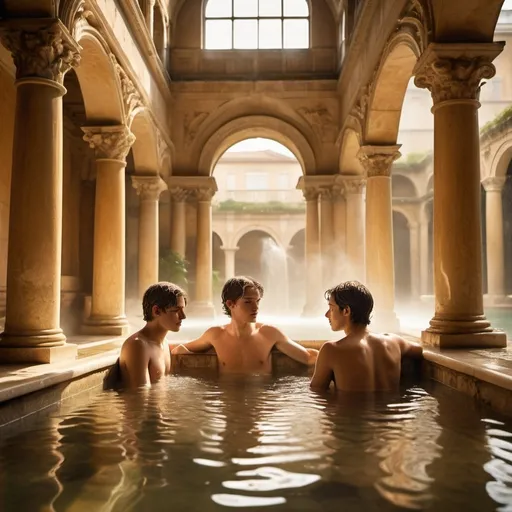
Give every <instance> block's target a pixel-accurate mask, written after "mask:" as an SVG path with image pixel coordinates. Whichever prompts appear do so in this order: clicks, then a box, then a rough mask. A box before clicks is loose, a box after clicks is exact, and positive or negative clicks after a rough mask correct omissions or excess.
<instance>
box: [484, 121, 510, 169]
mask: <svg viewBox="0 0 512 512" xmlns="http://www.w3.org/2000/svg"><path fill="white" fill-rule="evenodd" d="M495 147H496V148H497V149H495V151H494V155H493V157H492V158H491V165H490V169H489V176H490V177H494V176H503V177H504V176H506V175H507V169H508V164H509V163H510V160H511V159H512V131H510V132H508V133H507V134H506V136H505V138H504V139H503V140H502V141H501V142H500V144H499V145H496V146H495Z"/></svg>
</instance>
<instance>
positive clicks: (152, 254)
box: [132, 176, 167, 299]
mask: <svg viewBox="0 0 512 512" xmlns="http://www.w3.org/2000/svg"><path fill="white" fill-rule="evenodd" d="M132 184H133V187H134V188H135V189H136V190H137V194H138V196H139V198H140V205H139V287H138V290H139V297H140V298H141V299H142V297H143V296H144V292H145V291H146V290H147V289H148V288H149V286H151V285H152V284H154V283H156V282H158V280H159V279H158V249H159V243H158V198H159V197H160V194H161V193H162V191H164V190H165V189H166V188H167V185H166V184H165V181H164V180H163V179H162V178H160V176H132Z"/></svg>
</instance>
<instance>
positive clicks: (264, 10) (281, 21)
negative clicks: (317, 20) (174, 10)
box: [204, 0, 309, 50]
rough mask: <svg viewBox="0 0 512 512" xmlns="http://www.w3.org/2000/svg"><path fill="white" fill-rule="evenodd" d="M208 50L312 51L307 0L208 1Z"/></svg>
mask: <svg viewBox="0 0 512 512" xmlns="http://www.w3.org/2000/svg"><path fill="white" fill-rule="evenodd" d="M204 23H205V27H204V34H205V37H204V47H205V49H207V50H231V49H235V50H253V49H282V48H309V6H308V2H307V0H208V2H207V3H206V8H205V22H204Z"/></svg>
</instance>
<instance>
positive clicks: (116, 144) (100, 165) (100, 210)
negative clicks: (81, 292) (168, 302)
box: [82, 125, 135, 336]
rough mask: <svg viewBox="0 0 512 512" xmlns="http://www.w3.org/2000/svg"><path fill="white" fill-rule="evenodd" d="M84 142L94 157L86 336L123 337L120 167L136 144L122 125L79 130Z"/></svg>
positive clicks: (125, 327) (122, 192)
mask: <svg viewBox="0 0 512 512" xmlns="http://www.w3.org/2000/svg"><path fill="white" fill-rule="evenodd" d="M82 130H83V131H84V133H85V135H84V140H85V141H86V142H88V143H89V146H90V147H91V148H93V149H94V153H95V157H96V203H95V212H94V258H93V260H94V263H93V285H92V302H91V316H90V317H89V318H88V319H86V320H85V323H84V325H83V327H82V330H83V332H84V333H85V334H105V335H119V336H120V335H123V334H126V332H127V330H128V321H127V320H126V315H125V252H126V247H125V246H126V243H125V238H126V233H125V223H126V219H125V200H126V195H125V176H124V173H125V167H126V156H127V155H128V152H129V151H130V147H131V145H132V144H133V143H134V142H135V137H134V135H133V134H132V133H131V132H130V130H129V129H128V128H127V127H126V126H124V125H119V126H97V127H91V126H89V127H84V128H82Z"/></svg>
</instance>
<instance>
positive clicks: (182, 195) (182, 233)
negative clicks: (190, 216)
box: [169, 187, 189, 258]
mask: <svg viewBox="0 0 512 512" xmlns="http://www.w3.org/2000/svg"><path fill="white" fill-rule="evenodd" d="M188 194H189V191H188V190H186V189H184V188H181V187H170V188H169V195H170V197H171V212H172V213H171V251H173V252H175V253H177V254H179V255H180V256H181V257H182V258H185V252H186V245H187V232H186V224H185V208H186V200H187V195H188Z"/></svg>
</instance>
